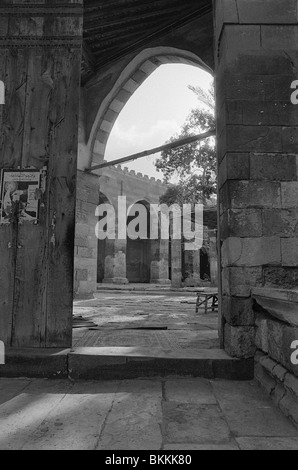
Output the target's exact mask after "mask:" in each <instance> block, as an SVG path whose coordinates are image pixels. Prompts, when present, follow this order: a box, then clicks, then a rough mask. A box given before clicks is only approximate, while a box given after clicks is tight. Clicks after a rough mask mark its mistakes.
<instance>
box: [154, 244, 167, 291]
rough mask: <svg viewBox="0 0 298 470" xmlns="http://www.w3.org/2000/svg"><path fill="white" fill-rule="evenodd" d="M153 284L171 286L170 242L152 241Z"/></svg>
mask: <svg viewBox="0 0 298 470" xmlns="http://www.w3.org/2000/svg"><path fill="white" fill-rule="evenodd" d="M150 282H151V283H152V284H170V283H171V281H170V280H169V240H151V275H150Z"/></svg>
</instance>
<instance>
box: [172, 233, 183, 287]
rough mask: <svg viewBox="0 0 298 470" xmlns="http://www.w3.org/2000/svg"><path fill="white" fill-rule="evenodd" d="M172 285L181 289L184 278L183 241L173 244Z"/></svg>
mask: <svg viewBox="0 0 298 470" xmlns="http://www.w3.org/2000/svg"><path fill="white" fill-rule="evenodd" d="M171 274H172V275H171V278H172V279H171V284H172V287H181V283H182V282H181V278H182V247H181V240H172V242H171Z"/></svg>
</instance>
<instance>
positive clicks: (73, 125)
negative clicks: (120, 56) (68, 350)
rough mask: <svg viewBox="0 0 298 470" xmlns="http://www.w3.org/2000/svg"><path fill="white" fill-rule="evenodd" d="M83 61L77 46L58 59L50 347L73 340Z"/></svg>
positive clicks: (51, 168)
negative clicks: (74, 260) (76, 200)
mask: <svg viewBox="0 0 298 470" xmlns="http://www.w3.org/2000/svg"><path fill="white" fill-rule="evenodd" d="M80 61H81V52H80V51H78V50H73V51H72V53H71V54H70V53H69V52H66V51H65V53H63V54H60V55H59V56H56V59H55V71H54V74H55V80H56V82H57V86H56V87H55V90H54V93H53V101H54V102H55V103H57V105H56V123H55V125H54V128H53V131H52V137H51V144H50V154H51V156H52V158H51V160H50V162H49V175H48V177H49V181H48V184H49V185H50V188H51V191H50V200H49V207H50V227H51V229H50V233H49V243H50V247H49V283H48V289H49V290H48V300H47V307H48V322H47V347H50V346H52V347H53V346H57V347H60V346H61V347H66V346H69V345H70V344H71V335H72V329H71V320H72V301H73V257H74V231H75V194H76V167H77V163H76V155H77V139H78V137H77V132H78V96H79V86H80ZM52 227H53V228H52ZM65 340H67V343H66V344H65Z"/></svg>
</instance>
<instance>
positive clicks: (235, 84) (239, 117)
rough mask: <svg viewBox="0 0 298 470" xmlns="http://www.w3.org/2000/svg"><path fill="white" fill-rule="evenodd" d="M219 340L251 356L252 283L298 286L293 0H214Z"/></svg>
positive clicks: (297, 64)
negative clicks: (219, 276)
mask: <svg viewBox="0 0 298 470" xmlns="http://www.w3.org/2000/svg"><path fill="white" fill-rule="evenodd" d="M214 9H215V45H216V47H215V55H216V105H217V137H218V165H219V206H220V240H221V259H222V261H221V286H220V289H221V290H222V294H223V295H222V299H221V300H222V302H221V314H222V332H221V333H222V336H223V344H224V347H225V349H226V351H227V352H228V353H229V354H231V355H232V356H235V357H252V356H253V355H254V352H255V340H254V323H255V318H254V314H253V309H252V299H251V291H252V289H253V288H254V286H263V285H266V286H275V287H278V286H280V285H284V286H287V287H290V286H291V287H294V286H296V287H297V279H298V277H297V274H298V268H297V266H298V238H297V230H296V225H297V194H298V181H297V157H296V154H297V144H298V137H297V136H298V131H297V125H298V106H294V105H292V104H291V101H290V96H291V89H290V86H291V83H292V81H293V80H297V79H298V76H297V70H298V56H297V48H298V43H297V37H298V26H297V2H296V0H284V1H282V0H280V1H274V2H273V1H272V2H269V1H261V0H235V1H230V0H216V1H214Z"/></svg>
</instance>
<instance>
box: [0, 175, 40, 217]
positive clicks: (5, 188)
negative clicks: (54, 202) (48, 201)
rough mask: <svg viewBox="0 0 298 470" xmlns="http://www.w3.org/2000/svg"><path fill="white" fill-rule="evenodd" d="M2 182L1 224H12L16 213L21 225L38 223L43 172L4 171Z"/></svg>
mask: <svg viewBox="0 0 298 470" xmlns="http://www.w3.org/2000/svg"><path fill="white" fill-rule="evenodd" d="M0 182H1V184H0V224H9V223H11V220H12V218H13V216H14V214H15V213H16V214H17V217H18V221H19V223H23V222H25V221H28V222H33V223H34V222H37V221H38V211H39V198H38V197H37V194H38V190H39V189H40V183H41V172H40V171H39V170H35V169H33V170H2V173H1V180H0Z"/></svg>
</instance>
